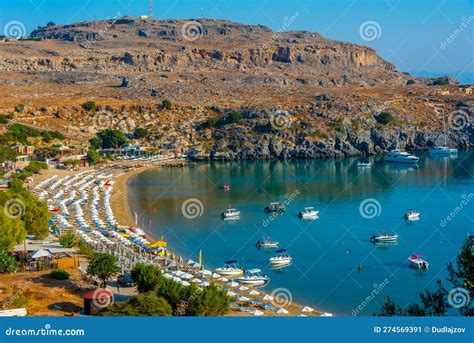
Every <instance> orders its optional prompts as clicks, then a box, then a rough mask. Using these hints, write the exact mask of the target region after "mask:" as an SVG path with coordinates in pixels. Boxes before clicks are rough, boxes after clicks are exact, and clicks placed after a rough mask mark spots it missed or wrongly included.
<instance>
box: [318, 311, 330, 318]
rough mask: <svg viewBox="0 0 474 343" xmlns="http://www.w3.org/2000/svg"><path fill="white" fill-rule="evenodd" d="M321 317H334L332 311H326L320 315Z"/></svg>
mask: <svg viewBox="0 0 474 343" xmlns="http://www.w3.org/2000/svg"><path fill="white" fill-rule="evenodd" d="M320 317H332V313H330V312H324V313H322V314H321V315H320Z"/></svg>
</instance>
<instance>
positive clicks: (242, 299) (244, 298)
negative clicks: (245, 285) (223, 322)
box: [237, 297, 250, 302]
mask: <svg viewBox="0 0 474 343" xmlns="http://www.w3.org/2000/svg"><path fill="white" fill-rule="evenodd" d="M237 301H243V302H247V301H250V298H247V297H238V298H237Z"/></svg>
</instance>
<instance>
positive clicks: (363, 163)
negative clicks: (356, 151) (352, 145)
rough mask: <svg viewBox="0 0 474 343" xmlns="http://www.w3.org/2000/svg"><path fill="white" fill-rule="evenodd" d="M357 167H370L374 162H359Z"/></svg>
mask: <svg viewBox="0 0 474 343" xmlns="http://www.w3.org/2000/svg"><path fill="white" fill-rule="evenodd" d="M357 167H358V168H370V167H372V164H371V163H370V162H360V161H359V162H357Z"/></svg>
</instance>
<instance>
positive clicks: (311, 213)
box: [298, 207, 319, 219]
mask: <svg viewBox="0 0 474 343" xmlns="http://www.w3.org/2000/svg"><path fill="white" fill-rule="evenodd" d="M318 214H319V211H316V210H315V209H314V207H305V208H304V211H301V212H300V213H299V214H298V216H299V217H300V218H301V219H316V218H317V217H318Z"/></svg>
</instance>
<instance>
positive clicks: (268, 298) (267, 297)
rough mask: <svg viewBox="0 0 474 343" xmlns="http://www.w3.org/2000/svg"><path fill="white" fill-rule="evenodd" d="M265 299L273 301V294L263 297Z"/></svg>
mask: <svg viewBox="0 0 474 343" xmlns="http://www.w3.org/2000/svg"><path fill="white" fill-rule="evenodd" d="M262 300H263V301H272V300H273V297H272V296H271V295H268V294H266V295H265V296H264V297H263V298H262Z"/></svg>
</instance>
